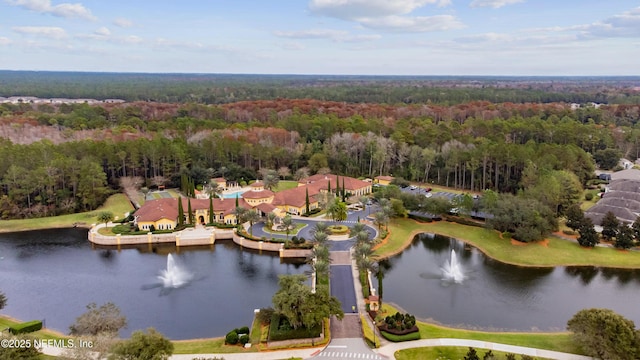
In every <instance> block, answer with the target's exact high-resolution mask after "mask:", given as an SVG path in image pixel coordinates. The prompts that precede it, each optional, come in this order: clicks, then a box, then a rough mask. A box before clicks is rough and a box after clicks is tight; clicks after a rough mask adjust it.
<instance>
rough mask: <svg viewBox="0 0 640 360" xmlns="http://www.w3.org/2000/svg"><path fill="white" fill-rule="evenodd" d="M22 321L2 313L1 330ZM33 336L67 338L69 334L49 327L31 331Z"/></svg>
mask: <svg viewBox="0 0 640 360" xmlns="http://www.w3.org/2000/svg"><path fill="white" fill-rule="evenodd" d="M32 320H36V319H32ZM19 323H20V321H15V319H11V318H7V317H4V316H2V315H0V330H4V329H6V328H8V327H9V326H13V325H16V324H19ZM30 335H31V336H34V337H36V338H38V339H58V340H59V339H66V338H67V336H65V335H63V334H60V333H58V332H56V331H52V330H49V329H43V330H40V331H36V332H33V333H30Z"/></svg>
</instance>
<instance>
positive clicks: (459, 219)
mask: <svg viewBox="0 0 640 360" xmlns="http://www.w3.org/2000/svg"><path fill="white" fill-rule="evenodd" d="M444 218H445V220H447V221H450V222H454V223H457V224H460V225H467V226H477V227H481V226H483V225H484V224H482V223H479V222H477V221H473V220H470V219H467V218H463V217H459V216H451V215H445V216H444Z"/></svg>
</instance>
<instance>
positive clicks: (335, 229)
mask: <svg viewBox="0 0 640 360" xmlns="http://www.w3.org/2000/svg"><path fill="white" fill-rule="evenodd" d="M328 229H329V231H331V233H332V234H334V235H342V234H346V233H348V232H349V228H348V227H347V226H346V225H331V226H329V227H328Z"/></svg>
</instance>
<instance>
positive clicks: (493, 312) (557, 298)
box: [373, 234, 640, 331]
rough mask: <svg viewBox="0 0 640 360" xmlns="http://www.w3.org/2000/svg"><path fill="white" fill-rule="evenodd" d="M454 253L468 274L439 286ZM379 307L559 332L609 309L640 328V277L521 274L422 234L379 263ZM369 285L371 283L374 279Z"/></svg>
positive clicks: (625, 273)
mask: <svg viewBox="0 0 640 360" xmlns="http://www.w3.org/2000/svg"><path fill="white" fill-rule="evenodd" d="M452 249H454V250H455V251H456V255H457V261H458V263H459V264H460V266H461V267H462V271H463V272H464V273H465V277H466V278H465V279H464V280H463V281H462V283H460V284H456V283H452V282H450V281H443V280H442V278H443V273H442V269H441V268H442V267H443V266H445V264H446V263H447V261H449V260H450V257H451V250H452ZM384 265H385V266H388V267H389V269H388V270H386V272H385V276H384V284H383V285H384V286H383V301H384V302H392V303H395V304H397V305H399V306H400V307H401V308H402V309H403V310H405V311H407V312H409V313H411V314H414V315H416V316H417V317H418V318H422V319H433V320H435V321H437V322H439V323H442V324H446V325H451V326H464V327H467V328H482V329H501V330H525V331H530V330H544V331H549V330H564V329H566V324H567V321H568V320H569V319H570V318H571V317H572V316H573V315H574V314H575V313H576V312H578V311H579V310H581V309H584V308H593V307H599V308H609V309H612V310H614V311H616V312H617V313H619V314H621V315H623V316H625V317H626V318H628V319H630V320H633V321H634V322H635V323H636V324H640V307H638V304H637V301H636V299H637V298H638V295H639V294H640V271H638V270H619V269H607V268H595V267H555V268H525V267H518V266H512V265H507V264H504V263H501V262H498V261H496V260H492V259H490V258H488V257H487V256H485V255H484V254H482V253H481V252H480V251H479V250H478V249H476V248H473V247H471V246H468V245H465V244H464V243H462V242H460V241H457V240H455V239H451V238H447V237H443V236H433V235H429V234H422V235H419V236H416V238H415V239H414V241H413V243H412V245H411V246H410V247H409V248H407V249H406V250H405V251H404V252H403V253H401V254H400V255H398V256H395V257H393V258H391V259H389V260H388V261H386V262H385V263H384ZM373 281H374V284H375V283H376V280H375V279H373Z"/></svg>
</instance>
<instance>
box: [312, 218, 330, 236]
mask: <svg viewBox="0 0 640 360" xmlns="http://www.w3.org/2000/svg"><path fill="white" fill-rule="evenodd" d="M319 232H320V233H325V234H327V235H328V234H329V225H327V224H326V223H324V222H322V221H321V222H317V223H316V225H315V226H314V228H313V233H314V234H315V233H319Z"/></svg>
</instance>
